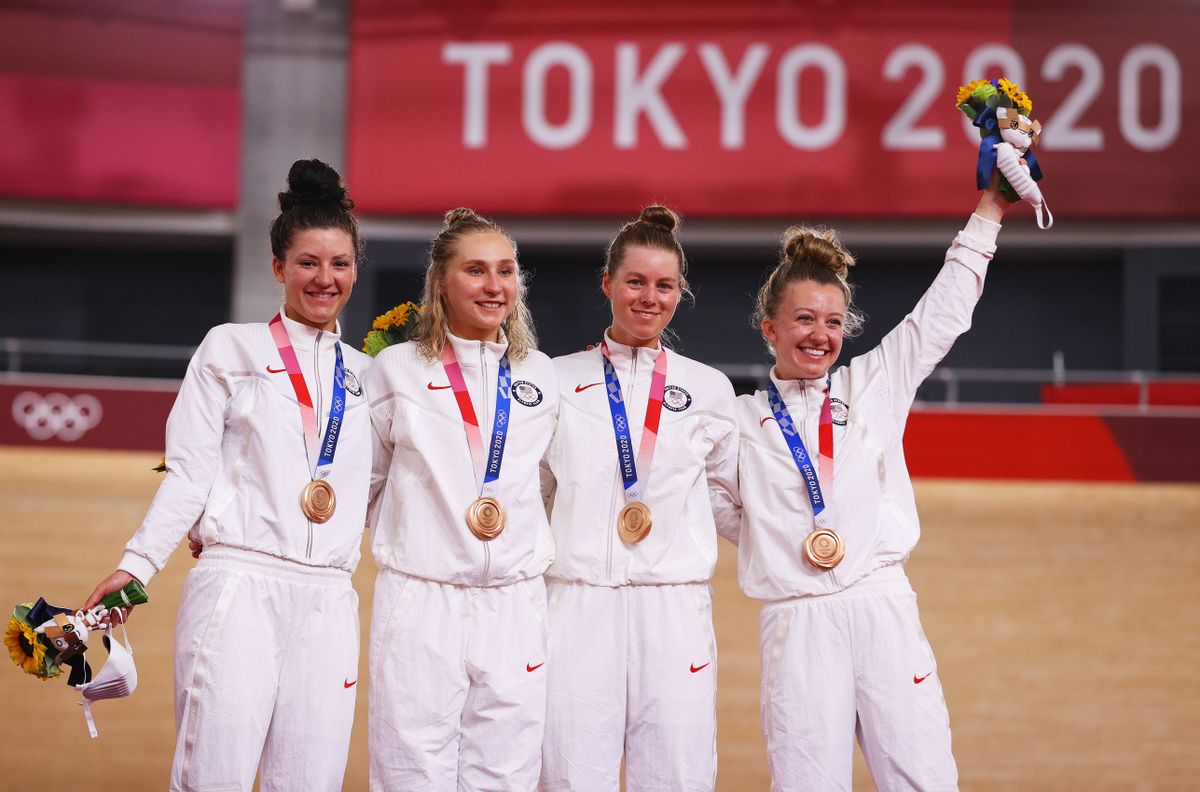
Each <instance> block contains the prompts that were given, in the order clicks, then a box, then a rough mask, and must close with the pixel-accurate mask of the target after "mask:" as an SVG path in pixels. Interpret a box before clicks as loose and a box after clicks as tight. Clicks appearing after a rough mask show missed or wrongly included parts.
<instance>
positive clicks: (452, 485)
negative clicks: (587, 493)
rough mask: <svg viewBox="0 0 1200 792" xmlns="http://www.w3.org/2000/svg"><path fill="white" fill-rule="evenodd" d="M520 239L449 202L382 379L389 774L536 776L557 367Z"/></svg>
mask: <svg viewBox="0 0 1200 792" xmlns="http://www.w3.org/2000/svg"><path fill="white" fill-rule="evenodd" d="M525 289H526V285H525V277H524V273H523V272H522V270H521V267H520V265H519V264H518V262H517V250H516V245H515V244H514V243H513V241H512V239H511V238H510V237H509V236H508V234H506V233H504V231H503V230H502V229H501V228H500V227H499V226H498V225H496V224H495V223H493V222H492V221H491V220H487V219H485V218H482V217H480V216H478V215H477V214H475V213H474V212H472V211H471V210H469V209H455V210H453V211H450V212H447V213H446V216H445V226H444V228H443V230H442V232H441V233H440V234H438V236H437V237H436V238H435V239H434V240H433V244H432V246H431V248H430V253H429V262H428V265H427V267H426V270H425V290H424V294H423V296H422V300H421V312H420V316H419V318H418V319H417V324H416V326H415V328H414V329H413V331H412V332H411V335H410V338H411V339H412V340H410V341H407V342H405V343H402V344H397V345H395V346H391V347H388V348H387V349H384V350H383V351H382V352H380V353H379V355H378V356H377V357H376V359H375V365H374V366H373V367H372V369H371V373H370V375H369V377H368V380H367V390H368V392H369V393H370V394H371V416H372V419H373V422H374V424H375V429H376V431H377V433H378V435H379V438H380V440H381V441H382V444H383V446H384V448H385V452H384V453H383V454H381V455H380V456H379V457H378V459H377V464H376V474H375V478H376V481H377V482H383V481H385V480H386V483H383V484H382V486H383V490H382V492H381V493H380V494H379V495H378V498H377V500H374V501H373V506H372V522H371V525H372V530H373V534H372V541H371V546H372V549H373V550H374V553H375V560H376V562H377V563H378V565H379V569H380V571H379V578H378V580H377V582H376V585H375V602H374V607H373V614H372V617H371V642H370V653H369V656H370V670H371V693H370V749H371V789H373V790H412V789H420V790H446V791H447V792H449V791H450V790H475V789H489V790H496V789H505V790H508V789H511V790H528V789H532V788H533V787H534V785H536V783H537V778H538V768H539V766H540V764H541V744H542V729H543V725H544V723H545V715H546V668H545V666H546V664H547V663H548V657H547V647H546V627H545V613H546V588H545V583H544V582H543V580H542V573H543V572H544V571H545V569H546V567H547V565H549V563H550V561H551V559H552V558H553V540H552V538H551V535H550V526H549V524H548V523H547V520H546V512H545V509H544V507H543V505H542V497H541V491H540V481H539V472H538V465H539V461H540V460H541V458H542V454H543V452H544V451H545V448H546V444H547V443H548V442H549V439H550V436H551V434H553V432H554V422H555V417H556V413H557V408H558V385H557V383H556V381H555V378H554V370H553V367H552V366H551V364H550V359H549V358H547V357H546V356H545V355H543V354H542V353H541V352H538V351H537V349H536V348H535V347H536V339H535V337H534V332H533V325H532V322H531V320H530V316H529V311H528V309H527V308H526V307H525Z"/></svg>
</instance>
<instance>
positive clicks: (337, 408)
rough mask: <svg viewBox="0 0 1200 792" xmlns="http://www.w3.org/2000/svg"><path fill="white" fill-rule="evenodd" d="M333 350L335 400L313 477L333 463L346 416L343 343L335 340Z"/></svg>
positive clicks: (326, 473) (319, 474)
mask: <svg viewBox="0 0 1200 792" xmlns="http://www.w3.org/2000/svg"><path fill="white" fill-rule="evenodd" d="M333 352H334V356H335V359H336V363H335V364H334V367H333V402H332V403H331V404H330V405H329V423H327V424H326V425H325V437H324V438H323V439H322V440H321V456H320V458H319V459H317V469H316V474H315V475H314V476H313V478H322V471H321V468H322V467H325V466H328V465H331V464H333V454H334V452H335V451H337V444H338V437H339V436H340V435H341V433H342V420H343V419H344V418H345V416H346V367H345V365H344V364H343V363H342V345H341V344H340V343H338V342H334V345H333ZM328 474H329V471H328V470H326V471H324V475H328Z"/></svg>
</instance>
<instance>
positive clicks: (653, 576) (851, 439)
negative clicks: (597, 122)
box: [89, 161, 1007, 790]
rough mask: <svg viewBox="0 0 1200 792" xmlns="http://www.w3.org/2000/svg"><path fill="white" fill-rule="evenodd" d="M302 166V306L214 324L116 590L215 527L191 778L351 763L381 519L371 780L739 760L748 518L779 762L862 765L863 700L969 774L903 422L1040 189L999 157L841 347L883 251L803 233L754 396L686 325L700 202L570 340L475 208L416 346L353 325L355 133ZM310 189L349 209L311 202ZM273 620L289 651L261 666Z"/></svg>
mask: <svg viewBox="0 0 1200 792" xmlns="http://www.w3.org/2000/svg"><path fill="white" fill-rule="evenodd" d="M305 173H310V174H317V175H318V176H319V178H318V179H317V181H318V182H319V188H317V189H310V188H308V187H306V186H305V184H304V178H302V176H303V174H305ZM289 182H290V184H291V189H290V190H289V192H288V193H284V194H281V196H280V200H281V209H282V210H283V211H282V213H281V215H280V218H281V219H280V220H277V221H276V225H277V226H278V225H280V224H281V222H283V224H284V225H286V226H287V229H288V230H286V231H285V232H281V233H280V234H279V235H278V236H279V240H278V244H276V236H277V235H276V233H274V231H273V234H272V241H273V250H274V257H275V258H274V263H273V267H274V268H275V272H276V277H277V279H279V280H280V282H282V283H283V284H284V286H285V288H284V307H283V310H282V311H281V314H280V316H278V317H276V319H275V320H273V321H272V322H271V323H270V324H269V325H225V326H222V327H219V328H216V329H214V330H213V331H212V332H211V333H210V335H209V338H208V339H206V341H205V343H204V344H203V345H202V346H201V347H200V349H199V350H198V351H197V353H196V357H195V358H194V359H193V362H192V366H191V367H190V368H189V371H188V375H187V377H186V379H185V382H184V385H183V388H182V389H181V391H180V396H179V400H178V402H177V404H176V406H175V408H174V410H173V412H172V415H171V419H170V423H169V426H168V446H167V457H166V461H167V467H168V471H169V472H168V474H167V479H166V480H165V481H164V483H163V486H162V487H161V488H160V491H159V494H158V495H157V496H156V498H155V502H154V504H153V505H152V507H151V510H150V514H149V515H148V516H147V519H146V522H145V523H144V524H143V526H142V528H141V529H140V530H139V531H138V533H137V534H136V535H135V536H134V538H133V539H132V540H131V542H130V543H129V545H128V546H127V549H126V555H125V558H124V559H123V561H122V564H121V566H120V569H119V570H118V572H116V573H114V574H113V575H112V576H110V577H109V578H108V579H106V580H105V581H103V582H102V583H101V584H100V585H99V586H98V587H97V589H96V592H94V593H93V595H92V599H94V600H98V599H99V597H101V596H102V595H103V594H105V593H107V592H108V591H111V590H113V589H115V588H119V587H120V585H123V584H124V583H125V582H127V581H128V579H129V577H130V576H133V577H137V578H138V579H140V580H142V582H143V583H145V582H148V580H149V578H150V577H151V576H152V575H153V574H154V572H155V571H157V570H158V569H161V567H162V565H163V564H164V563H165V561H166V559H167V556H168V555H169V554H170V552H171V550H172V548H173V547H174V546H175V545H176V544H177V543H178V541H179V540H180V538H181V537H182V536H183V535H184V533H187V532H188V531H189V530H193V538H194V539H196V540H198V542H199V543H200V544H202V545H203V552H202V553H201V554H200V556H199V557H200V563H199V564H198V565H197V566H196V568H195V569H194V570H193V571H192V572H191V573H190V575H189V579H188V584H187V588H186V589H185V592H184V599H183V602H182V603H181V607H180V617H179V625H180V626H179V631H178V634H177V641H176V664H175V665H176V688H177V696H176V698H177V705H176V721H177V729H178V741H177V747H176V757H175V766H174V769H173V771H172V789H246V790H249V789H250V787H251V784H252V783H253V779H254V776H255V771H256V769H257V770H258V772H259V776H260V779H261V784H262V788H263V789H264V790H266V789H337V788H339V787H340V784H341V778H342V773H343V771H344V765H345V760H346V750H347V745H348V742H349V735H350V726H351V722H352V720H353V700H354V682H355V680H356V677H355V673H356V671H355V669H356V668H357V656H358V655H357V652H358V636H357V623H358V622H357V616H356V611H357V599H356V597H355V596H354V592H353V590H352V589H351V588H350V587H349V571H350V570H352V569H353V567H354V565H355V563H356V561H357V547H358V542H359V537H360V536H361V531H362V530H363V525H364V523H369V524H370V526H371V529H372V536H371V547H372V550H373V552H374V555H375V559H376V562H377V564H378V566H379V569H380V574H379V577H378V580H377V583H376V591H375V596H374V605H373V614H372V627H371V640H370V649H369V663H370V673H371V694H370V707H369V710H370V719H369V732H370V734H369V741H370V749H371V786H372V789H380V790H393V789H395V790H399V789H419V790H454V789H462V790H475V789H479V790H483V789H521V790H527V789H534V788H540V789H543V790H616V789H618V788H619V779H620V767H621V761H622V757H624V761H625V772H626V779H627V784H628V788H629V789H631V790H709V789H712V788H713V786H714V784H715V778H716V724H715V716H716V661H717V653H716V640H715V637H714V634H713V628H712V610H711V592H710V589H709V585H708V581H709V578H710V577H711V575H712V572H713V568H714V565H715V562H716V557H717V547H716V542H717V535H718V534H720V535H722V536H725V537H726V538H728V539H729V540H731V541H733V542H734V543H739V542H740V548H739V579H740V582H741V585H742V588H743V589H744V590H745V591H746V593H747V594H748V595H750V596H752V597H756V598H760V599H764V600H767V601H768V603H767V605H766V606H765V607H764V609H763V616H762V663H763V702H762V706H763V725H764V728H765V730H766V734H767V740H768V750H769V753H770V761H771V771H772V777H773V786H774V788H776V789H849V788H850V757H851V753H852V750H853V749H852V740H853V735H854V734H855V731H856V729H857V731H858V733H859V738H860V741H861V742H862V744H863V748H864V752H865V754H866V756H867V759H868V762H869V763H870V765H871V769H872V773H873V775H874V776H875V781H876V783H877V785H878V786H879V787H880V788H881V789H887V790H891V789H923V790H930V789H954V788H956V784H957V775H956V771H955V768H954V761H953V758H952V756H951V754H950V744H949V726H948V718H947V715H946V707H945V702H944V700H943V698H942V694H941V689H940V685H939V683H938V681H937V678H936V674H935V673H934V671H935V667H934V664H933V657H932V653H931V652H930V650H929V647H928V644H927V643H926V642H925V639H924V636H923V634H922V632H921V627H920V622H919V619H918V617H917V613H916V606H915V597H914V595H913V594H912V591H911V588H909V587H908V584H907V581H906V578H905V576H904V572H903V562H904V561H905V559H906V558H907V556H908V554H909V552H911V550H912V548H913V546H914V545H915V543H916V540H917V537H918V533H919V529H918V524H917V518H916V510H915V506H914V503H913V497H912V489H911V484H910V482H909V479H908V473H907V470H906V468H905V465H904V459H903V453H902V447H901V443H900V441H901V437H902V434H903V427H904V421H905V417H906V415H907V411H908V409H909V406H910V405H911V402H912V400H913V397H914V394H915V391H916V387H917V385H918V384H919V383H920V382H921V380H922V379H923V378H924V377H925V376H927V375H928V373H929V372H930V371H931V370H932V368H933V366H934V365H935V364H936V363H937V362H938V360H940V359H941V357H942V356H943V355H945V353H946V352H947V351H948V350H949V347H950V345H951V343H952V342H953V340H954V338H955V337H956V336H957V335H958V334H959V333H961V332H963V331H964V330H965V329H966V328H967V327H968V326H969V323H970V315H971V311H972V309H973V306H974V303H975V301H976V300H977V299H978V297H979V294H980V291H981V289H982V283H983V276H984V272H985V269H986V265H987V261H988V259H990V257H991V254H992V252H993V251H994V248H995V245H994V240H995V235H996V232H997V231H998V229H999V225H998V221H999V219H1000V217H1001V215H1002V213H1003V211H1004V209H1005V208H1007V202H1005V201H1004V200H1003V199H1002V198H1000V197H999V196H998V195H997V194H996V192H995V188H994V186H993V188H992V189H989V190H988V191H986V192H985V193H984V197H983V199H982V200H981V202H980V205H979V208H978V209H977V210H976V214H975V215H973V216H972V218H971V220H970V222H969V223H968V225H967V227H966V228H965V229H964V231H963V232H962V233H960V234H959V236H958V238H956V240H955V243H954V245H952V246H951V248H950V251H949V253H948V254H947V259H946V264H945V266H944V268H943V270H942V273H941V274H939V276H938V278H937V279H936V280H935V282H934V285H933V286H932V287H931V288H930V290H929V292H928V293H927V294H926V296H925V297H924V298H923V299H922V300H921V302H920V303H919V304H918V306H917V308H916V309H915V310H914V312H913V313H912V314H910V315H909V316H908V317H907V318H906V319H905V320H904V321H903V322H902V323H901V324H900V325H899V326H898V327H897V328H896V329H895V330H893V331H892V332H891V333H890V334H888V336H887V337H886V338H885V339H884V341H883V342H882V343H881V344H880V346H879V347H877V348H876V349H874V350H872V351H870V352H869V353H867V354H866V355H863V356H861V357H858V358H855V359H854V360H853V361H851V364H850V366H848V367H846V368H842V369H839V370H838V371H836V372H832V373H831V367H832V365H833V363H834V361H835V360H836V359H837V357H838V353H839V351H840V349H841V340H842V337H843V335H844V334H845V335H849V334H851V333H852V332H853V331H854V330H855V329H857V326H858V325H859V324H861V320H860V318H859V315H858V314H857V312H856V311H855V310H854V308H853V305H852V301H851V287H850V286H849V284H848V283H847V281H846V279H845V274H846V269H847V268H848V267H849V265H850V264H852V263H853V259H851V258H850V257H849V254H847V253H846V252H845V250H844V249H843V248H842V247H841V245H840V243H839V242H838V241H837V239H836V237H835V236H833V235H831V234H826V233H819V232H814V231H811V230H806V229H793V230H789V232H788V235H787V237H786V238H785V243H784V244H785V247H784V256H783V259H782V261H781V263H780V265H779V266H778V267H777V268H776V270H775V271H774V272H773V273H772V274H771V276H770V278H769V279H768V281H767V283H766V285H764V287H763V290H762V293H761V294H760V298H759V305H758V314H759V316H758V318H759V319H760V320H761V328H762V332H763V336H764V338H765V340H766V341H767V343H768V346H769V347H770V349H771V351H772V353H773V354H774V355H775V357H776V360H777V364H776V366H775V368H774V370H773V371H772V375H771V385H770V387H769V389H768V391H766V392H759V393H757V394H754V395H753V396H743V397H741V398H740V399H736V400H735V397H734V393H733V388H732V387H731V385H730V383H729V380H728V379H727V378H726V377H725V376H724V375H723V374H721V373H720V372H718V371H717V370H715V369H713V368H710V367H708V366H705V365H703V364H701V363H698V362H696V361H693V360H690V359H688V358H686V357H684V356H682V355H679V354H677V353H675V352H674V351H672V350H670V349H668V348H667V346H666V345H665V344H664V343H663V341H664V339H663V336H664V332H665V331H666V330H667V326H668V325H669V323H670V321H671V318H672V317H673V315H674V312H675V310H676V308H677V306H678V305H679V302H680V301H681V299H682V298H683V297H684V296H685V295H687V294H688V289H687V281H686V273H687V262H686V257H685V256H684V253H683V250H682V249H681V248H680V246H679V243H678V241H677V239H676V237H675V227H676V225H677V223H678V218H677V217H676V216H675V215H674V214H673V213H672V212H670V210H667V209H665V208H663V207H650V208H648V209H646V210H645V211H643V212H642V214H641V216H640V217H639V218H638V219H637V220H635V221H633V222H630V223H628V224H626V225H625V227H624V228H622V229H621V231H620V233H618V234H617V235H616V237H614V239H613V240H612V243H611V244H610V245H609V248H608V251H607V256H606V261H605V269H604V274H603V285H602V288H603V292H604V294H605V296H606V297H608V299H609V301H610V303H611V307H612V315H613V319H612V324H611V325H610V326H609V327H608V328H607V330H605V331H604V333H603V335H602V337H601V339H600V341H599V343H598V344H596V345H595V346H593V347H590V348H589V349H587V350H586V351H583V352H579V353H575V354H572V355H566V356H564V357H561V358H558V359H556V360H554V361H551V360H549V359H548V358H547V357H546V356H545V355H543V354H542V353H540V352H538V351H537V349H536V339H535V336H534V332H533V326H532V321H531V318H530V316H529V312H528V310H527V308H526V306H525V292H526V281H525V277H524V274H523V272H522V270H521V268H520V264H519V262H518V258H517V252H516V245H515V244H514V242H513V241H512V239H511V238H510V237H509V236H508V235H507V234H506V233H505V232H504V231H503V230H502V229H501V228H499V227H498V226H497V225H496V224H495V223H493V222H491V221H489V220H486V219H484V218H481V217H479V216H478V215H476V214H474V213H473V212H471V211H469V210H466V209H457V210H454V211H452V212H449V213H447V215H446V217H445V227H444V229H443V231H442V232H441V233H440V234H439V235H438V237H437V238H436V239H435V240H434V242H433V244H432V247H431V251H430V257H429V262H428V266H427V270H426V278H425V289H424V294H423V298H422V311H421V313H420V315H419V318H418V319H417V320H416V321H417V325H416V326H415V328H414V329H413V332H412V334H411V339H412V340H410V341H408V342H406V343H403V344H399V345H396V346H393V347H390V348H388V349H385V350H384V351H383V352H381V353H380V354H379V355H378V357H377V358H375V360H374V361H373V362H370V365H369V369H368V363H369V359H367V358H364V357H363V356H361V355H359V354H358V353H357V352H353V351H352V350H344V349H343V345H341V344H339V343H338V330H339V328H338V325H337V321H336V320H337V314H338V311H339V310H340V308H341V307H342V306H343V305H344V304H345V301H346V300H347V299H348V298H349V294H350V289H351V287H352V285H353V280H354V275H355V272H356V270H355V266H356V259H357V254H358V252H359V243H358V237H357V227H356V226H354V225H353V217H352V216H351V215H349V211H348V210H349V208H350V207H351V206H352V204H351V203H350V202H349V200H348V198H346V196H345V192H344V189H343V188H341V187H340V185H339V184H338V177H337V174H336V173H335V172H333V171H332V169H329V168H328V166H325V165H324V164H323V163H319V162H316V161H307V162H304V161H302V162H298V163H296V165H295V166H293V170H292V174H291V176H290V177H289ZM309 201H311V202H313V205H318V204H319V205H320V206H323V207H324V208H323V209H322V210H321V211H322V212H325V214H321V213H319V212H318V213H317V214H314V215H313V216H312V217H310V216H308V215H305V216H304V219H303V220H302V221H291V220H289V221H284V220H283V218H285V217H289V216H290V215H289V212H293V211H294V208H295V206H296V205H298V204H299V205H304V206H308V205H309V204H308V203H306V202H309ZM296 349H298V350H299V354H297V353H296V351H295V350H296ZM277 370H279V371H286V377H284V376H280V375H279V374H277V373H275V372H276V371H277ZM314 393H315V394H316V396H315V404H314V403H313V402H314V396H313V394H314ZM318 431H320V432H321V433H322V435H321V436H320V437H318V435H317V432H318ZM335 450H337V451H339V453H338V454H337V456H336V460H335V458H334V451H335ZM835 460H836V468H835ZM372 462H373V464H372ZM368 469H369V470H368ZM322 482H323V483H322ZM331 493H336V496H333V495H332V494H331ZM368 503H369V508H368ZM327 512H328V513H327ZM544 581H545V582H544ZM89 604H90V600H89ZM250 641H254V642H255V645H256V652H255V655H256V658H257V657H258V656H259V655H260V654H262V653H264V646H265V657H266V658H267V659H266V660H265V661H263V662H256V663H255V664H253V665H254V668H253V669H252V671H248V670H247V664H246V663H245V662H244V659H242V657H241V656H240V653H242V652H244V650H245V647H246V645H247V644H248V642H250Z"/></svg>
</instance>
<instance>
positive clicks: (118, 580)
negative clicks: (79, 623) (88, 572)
mask: <svg viewBox="0 0 1200 792" xmlns="http://www.w3.org/2000/svg"><path fill="white" fill-rule="evenodd" d="M131 580H133V575H131V574H129V573H128V572H126V571H125V570H123V569H118V570H117V571H116V572H113V573H112V574H111V575H109V576H108V577H106V578H104V580H101V581H100V585H98V586H96V588H95V590H93V591H92V593H91V594H90V595H89V596H88V598H87V602H85V603H84V604H83V610H84V612H85V613H86V612H87V611H90V610H91V609H92V608H94V607H96V606H97V605H99V604H100V600H102V599H104V598H105V597H106V596H108V595H109V594H112V593H113V592H114V591H120V590H121V589H123V588H125V587H126V586H127V585H129V582H130V581H131ZM114 610H119V611H121V617H122V621H124V620H127V619H128V618H129V612H130V611H131V610H133V607H132V606H130V607H128V608H115V609H114ZM103 622H104V623H105V624H108V619H107V618H106V619H104V620H103Z"/></svg>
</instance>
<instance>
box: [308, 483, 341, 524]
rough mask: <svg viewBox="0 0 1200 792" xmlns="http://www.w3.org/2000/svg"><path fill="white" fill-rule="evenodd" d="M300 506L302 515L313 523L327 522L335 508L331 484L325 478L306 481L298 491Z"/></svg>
mask: <svg viewBox="0 0 1200 792" xmlns="http://www.w3.org/2000/svg"><path fill="white" fill-rule="evenodd" d="M300 508H301V509H302V510H303V511H304V516H305V517H307V518H308V519H310V520H312V521H313V522H315V523H323V522H328V520H329V518H330V517H332V516H333V512H334V509H336V508H337V496H335V495H334V494H333V485H332V484H330V483H329V482H328V481H326V480H325V479H317V480H315V481H310V482H308V484H307V485H305V487H304V490H303V491H302V492H301V493H300Z"/></svg>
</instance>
